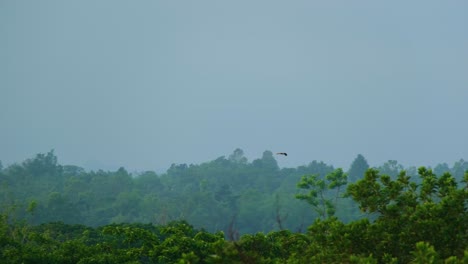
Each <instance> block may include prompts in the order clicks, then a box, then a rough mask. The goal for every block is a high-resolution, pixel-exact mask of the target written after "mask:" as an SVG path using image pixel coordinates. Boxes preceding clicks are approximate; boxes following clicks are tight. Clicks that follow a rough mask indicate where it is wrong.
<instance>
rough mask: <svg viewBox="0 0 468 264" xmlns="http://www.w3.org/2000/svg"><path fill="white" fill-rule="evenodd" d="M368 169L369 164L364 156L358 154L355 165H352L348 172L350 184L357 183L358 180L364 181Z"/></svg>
mask: <svg viewBox="0 0 468 264" xmlns="http://www.w3.org/2000/svg"><path fill="white" fill-rule="evenodd" d="M367 169H369V164H368V163H367V160H366V158H364V156H363V155H361V154H358V155H357V157H356V158H355V159H354V161H353V163H351V167H350V168H349V171H348V179H349V182H356V181H357V180H359V179H362V178H363V177H364V174H365V173H366V171H367Z"/></svg>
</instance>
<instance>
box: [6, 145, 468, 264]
mask: <svg viewBox="0 0 468 264" xmlns="http://www.w3.org/2000/svg"><path fill="white" fill-rule="evenodd" d="M361 156H362V155H361ZM366 166H367V167H368V165H367V162H366V161H365V159H364V158H363V157H360V156H358V157H357V158H356V160H355V162H353V164H352V165H351V168H350V170H349V171H348V173H345V172H344V171H343V170H342V169H340V168H337V169H335V168H333V167H331V166H328V165H326V164H324V163H320V162H312V163H311V164H309V165H308V166H303V167H298V168H296V169H280V168H278V165H277V164H276V161H275V159H274V157H273V155H272V153H271V152H269V151H266V152H264V154H263V157H262V158H261V159H257V160H254V161H253V162H252V163H249V162H248V161H247V160H246V159H245V158H244V157H243V155H242V151H241V150H236V151H234V153H233V154H232V155H231V156H229V157H228V158H227V159H226V158H224V157H221V158H218V159H216V160H214V161H211V162H207V163H203V164H201V165H189V166H187V165H173V166H172V167H171V168H170V169H169V170H168V172H167V173H166V174H163V175H156V174H155V173H153V172H146V173H142V174H141V175H137V176H136V177H135V176H132V175H130V174H129V173H128V172H126V171H125V170H124V169H123V168H121V169H119V170H117V171H116V172H103V171H98V172H86V171H84V170H83V169H81V168H78V167H75V166H61V165H58V164H57V158H56V157H55V155H54V154H53V152H49V153H47V154H39V155H37V156H36V157H35V158H34V159H31V160H27V161H25V162H23V163H22V164H20V165H11V166H8V167H7V168H5V169H1V170H0V173H1V175H0V176H1V179H2V186H3V188H2V192H1V195H2V196H1V197H2V212H1V213H0V259H1V260H2V263H15V264H16V263H80V264H85V263H468V213H467V207H468V170H466V169H465V171H464V172H463V174H461V176H458V175H456V174H455V173H457V172H459V171H460V169H459V167H457V166H466V163H465V162H464V161H460V162H457V163H455V165H454V167H452V168H449V170H448V171H446V172H444V173H442V174H440V175H437V174H436V173H435V171H436V169H435V168H434V169H431V168H426V167H420V168H418V169H415V171H413V172H412V173H414V175H411V174H410V172H411V170H412V169H410V170H404V169H403V168H402V167H401V166H399V165H398V164H397V163H396V162H394V161H389V162H388V163H386V164H384V165H383V166H381V167H379V168H367V169H366V170H365V171H364V172H363V175H362V176H360V177H358V178H357V179H356V181H354V182H348V179H349V178H352V177H351V173H353V170H355V171H359V170H358V169H356V168H354V169H353V167H366ZM436 168H437V167H436ZM385 170H387V172H386V173H383V172H382V171H385ZM223 172H224V173H225V174H228V176H227V177H226V176H219V175H220V174H222V173H223ZM289 178H294V179H289ZM221 179H222V180H221ZM293 180H294V181H295V182H294V181H293ZM22 185H24V188H21V187H22ZM255 188H258V190H255ZM285 197H290V199H291V200H290V201H291V202H295V203H296V204H290V203H289V202H290V201H289V200H286V198H285ZM295 206H297V207H295ZM174 207H175V208H174ZM145 210H148V211H150V214H149V215H147V212H146V211H145ZM218 210H219V211H218ZM301 210H302V211H301ZM304 212H306V213H304ZM361 213H362V214H363V215H361ZM262 214H263V215H262ZM146 217H147V218H146ZM301 218H302V219H301ZM183 219H189V222H187V221H185V220H183ZM290 219H296V220H294V221H291V220H290ZM297 219H301V220H300V221H297ZM147 220H148V221H147ZM288 220H290V221H289V222H288ZM87 221H90V222H87ZM190 221H199V222H198V223H197V225H198V226H200V227H199V228H197V227H194V226H193V225H192V224H191V222H190ZM248 221H251V222H248ZM138 222H143V223H144V224H141V223H138ZM78 223H85V224H86V225H83V224H78ZM210 224H211V225H213V224H215V225H217V226H215V227H210V226H208V225H210ZM203 226H205V228H203ZM289 226H292V227H293V228H290V227H289ZM298 227H299V228H298ZM294 228H296V230H294ZM210 230H211V231H210ZM296 231H302V232H296Z"/></svg>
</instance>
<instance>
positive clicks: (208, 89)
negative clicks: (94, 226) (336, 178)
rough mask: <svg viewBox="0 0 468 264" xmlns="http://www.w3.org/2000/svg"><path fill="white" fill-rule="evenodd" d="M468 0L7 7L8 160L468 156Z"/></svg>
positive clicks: (107, 164)
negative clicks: (234, 154) (46, 156)
mask: <svg viewBox="0 0 468 264" xmlns="http://www.w3.org/2000/svg"><path fill="white" fill-rule="evenodd" d="M467 5H468V4H467V3H465V2H461V1H456V2H452V1H450V2H440V1H413V2H406V1H405V2H403V1H397V2H395V1H393V2H391V3H390V2H372V1H364V2H358V3H357V2H353V3H351V2H347V1H338V2H336V1H334V2H330V1H294V2H293V3H290V2H283V1H255V2H251V1H235V2H224V3H219V2H216V1H197V2H190V1H182V2H181V1H176V2H174V1H142V2H138V3H133V2H127V1H110V0H105V1H98V2H94V1H79V2H71V1H60V2H57V1H49V0H46V1H2V2H1V3H0V34H1V35H2V36H3V38H2V41H1V42H0V58H1V59H0V94H1V96H0V130H1V136H0V160H1V161H2V162H3V164H4V165H9V164H13V163H15V162H21V161H23V160H25V159H27V158H30V157H31V156H32V155H35V154H36V153H44V152H47V151H49V150H51V149H54V150H55V153H56V154H57V155H58V156H59V157H60V160H61V161H62V162H63V163H64V164H76V165H78V166H81V167H85V168H87V169H93V170H98V169H104V170H116V169H118V168H119V167H121V166H123V167H125V168H126V169H128V170H129V171H145V170H155V171H157V172H159V173H162V172H165V171H166V170H167V169H168V168H169V167H170V166H171V164H173V163H174V164H183V163H186V164H191V163H193V164H198V163H202V162H205V161H207V160H213V159H215V158H217V157H219V156H221V155H225V154H226V153H230V152H231V151H232V150H233V149H236V148H241V149H243V150H244V151H245V155H246V157H247V158H248V159H249V160H253V159H255V158H256V157H258V156H260V155H262V152H263V151H264V150H271V151H273V152H282V151H285V152H288V153H289V155H288V157H287V158H284V159H283V158H282V159H278V163H279V165H280V167H296V166H301V165H305V164H307V163H309V162H310V161H312V160H323V161H324V162H326V163H329V164H334V165H335V166H339V167H343V168H346V166H349V164H350V163H351V162H352V161H353V159H354V157H355V156H356V155H357V154H359V153H361V154H363V155H364V156H365V157H366V158H367V159H368V161H369V163H370V164H375V165H379V164H383V163H384V162H386V161H388V160H398V161H399V162H400V163H402V164H404V165H405V166H423V165H424V166H435V165H436V164H438V163H443V162H446V163H453V162H455V161H457V160H459V159H465V160H466V159H467V157H468V140H467V137H466V134H467V133H466V131H467V130H468V127H467V124H468V123H467V122H466V121H465V119H466V118H465V117H466V116H468V108H467V107H466V100H467V99H468V88H467V83H468V74H466V72H467V71H468V49H467V47H468V34H466V25H467V24H468V17H467V16H466V11H467V10H468V8H467V7H468V6H467Z"/></svg>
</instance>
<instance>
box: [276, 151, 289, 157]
mask: <svg viewBox="0 0 468 264" xmlns="http://www.w3.org/2000/svg"><path fill="white" fill-rule="evenodd" d="M276 154H277V155H284V156H287V155H288V153H286V152H278V153H276Z"/></svg>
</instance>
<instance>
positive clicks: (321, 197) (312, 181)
mask: <svg viewBox="0 0 468 264" xmlns="http://www.w3.org/2000/svg"><path fill="white" fill-rule="evenodd" d="M346 183H347V175H346V174H345V173H343V170H342V169H336V170H334V171H333V172H331V173H329V174H327V176H325V179H320V177H319V175H317V174H314V175H305V176H302V178H301V180H300V181H299V183H298V184H297V187H298V188H300V189H305V190H308V191H309V192H308V193H305V194H304V193H300V194H296V198H297V199H299V200H304V201H306V202H307V203H309V204H310V205H311V206H312V208H314V210H315V212H316V213H317V214H318V215H319V217H321V218H323V219H325V218H327V217H330V216H333V215H335V211H336V205H337V200H338V198H340V188H341V187H342V186H344V185H346ZM332 190H335V194H334V196H332V197H331V198H330V195H329V193H330V192H331V191H332Z"/></svg>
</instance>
